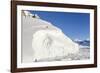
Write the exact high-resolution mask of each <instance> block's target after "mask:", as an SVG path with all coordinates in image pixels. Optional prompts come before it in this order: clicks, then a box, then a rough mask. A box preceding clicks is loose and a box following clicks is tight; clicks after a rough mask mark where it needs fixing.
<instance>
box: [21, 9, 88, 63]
mask: <svg viewBox="0 0 100 73" xmlns="http://www.w3.org/2000/svg"><path fill="white" fill-rule="evenodd" d="M88 58H89V49H81V48H80V46H79V45H78V44H77V43H76V42H74V41H72V40H71V39H70V38H69V37H67V36H66V35H65V34H64V33H63V32H62V30H61V29H59V28H57V27H56V26H54V25H53V24H51V23H50V22H47V21H45V20H42V19H41V18H40V17H39V16H38V15H37V14H31V13H30V12H28V11H22V62H38V61H67V60H81V59H88Z"/></svg>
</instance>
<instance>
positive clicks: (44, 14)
mask: <svg viewBox="0 0 100 73" xmlns="http://www.w3.org/2000/svg"><path fill="white" fill-rule="evenodd" d="M30 12H31V13H32V14H38V15H39V16H40V18H41V19H43V20H46V21H48V22H51V23H52V24H53V25H55V26H57V27H58V28H60V29H61V30H62V31H63V32H64V34H66V35H67V36H69V37H70V38H71V39H72V40H75V39H79V40H85V39H89V37H90V14H89V13H75V12H74V13H71V12H50V11H49V12H48V11H30Z"/></svg>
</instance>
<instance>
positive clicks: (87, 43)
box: [75, 40, 90, 48]
mask: <svg viewBox="0 0 100 73" xmlns="http://www.w3.org/2000/svg"><path fill="white" fill-rule="evenodd" d="M75 42H76V43H78V44H79V45H80V47H81V48H90V40H75Z"/></svg>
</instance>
